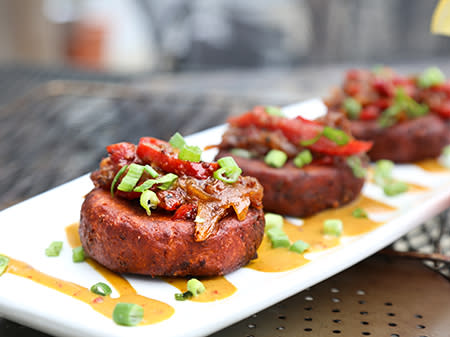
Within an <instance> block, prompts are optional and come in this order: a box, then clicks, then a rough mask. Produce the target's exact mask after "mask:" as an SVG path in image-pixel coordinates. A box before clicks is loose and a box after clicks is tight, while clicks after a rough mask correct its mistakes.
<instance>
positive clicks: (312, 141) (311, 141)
mask: <svg viewBox="0 0 450 337" xmlns="http://www.w3.org/2000/svg"><path fill="white" fill-rule="evenodd" d="M320 137H322V132H319V133H318V134H317V135H316V136H315V137H313V138H311V139H305V140H301V141H300V145H301V146H311V145H313V144H315V143H317V141H318V140H319V139H320Z"/></svg>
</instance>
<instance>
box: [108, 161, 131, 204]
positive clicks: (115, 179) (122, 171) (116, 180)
mask: <svg viewBox="0 0 450 337" xmlns="http://www.w3.org/2000/svg"><path fill="white" fill-rule="evenodd" d="M127 168H128V165H124V166H122V168H121V169H120V170H119V172H117V173H116V175H115V176H114V179H113V181H112V183H111V196H112V197H114V188H115V187H116V184H117V182H118V181H119V179H120V177H121V176H122V174H123V173H124V172H125V170H126V169H127Z"/></svg>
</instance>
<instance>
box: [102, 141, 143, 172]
mask: <svg viewBox="0 0 450 337" xmlns="http://www.w3.org/2000/svg"><path fill="white" fill-rule="evenodd" d="M106 151H108V153H109V156H110V158H111V160H112V162H113V163H114V164H116V165H118V166H121V167H122V166H125V165H128V164H131V163H133V162H134V159H135V157H136V145H134V144H131V143H126V142H122V143H117V144H111V145H108V146H107V147H106Z"/></svg>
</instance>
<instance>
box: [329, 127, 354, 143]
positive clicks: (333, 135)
mask: <svg viewBox="0 0 450 337" xmlns="http://www.w3.org/2000/svg"><path fill="white" fill-rule="evenodd" d="M323 135H324V136H325V137H327V138H328V139H329V140H331V141H333V142H335V143H336V144H337V145H345V144H347V143H348V142H349V141H350V137H349V136H348V135H347V134H346V133H345V132H344V131H342V130H339V129H335V128H332V127H329V126H325V127H324V128H323Z"/></svg>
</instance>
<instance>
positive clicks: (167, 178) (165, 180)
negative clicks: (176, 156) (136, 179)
mask: <svg viewBox="0 0 450 337" xmlns="http://www.w3.org/2000/svg"><path fill="white" fill-rule="evenodd" d="M177 178H178V176H177V175H176V174H173V173H167V174H165V175H163V176H161V177H159V178H157V179H147V180H146V181H144V182H143V183H142V184H141V185H139V186H137V187H136V188H135V189H134V190H133V191H134V192H144V191H146V190H148V189H149V188H152V187H153V185H155V184H156V185H158V188H159V189H161V190H163V191H165V190H168V189H169V188H170V187H171V186H172V185H173V183H174V182H175V180H177Z"/></svg>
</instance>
